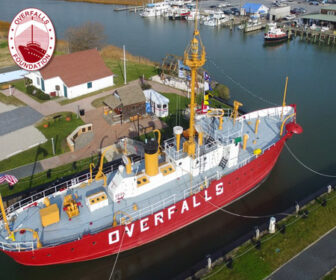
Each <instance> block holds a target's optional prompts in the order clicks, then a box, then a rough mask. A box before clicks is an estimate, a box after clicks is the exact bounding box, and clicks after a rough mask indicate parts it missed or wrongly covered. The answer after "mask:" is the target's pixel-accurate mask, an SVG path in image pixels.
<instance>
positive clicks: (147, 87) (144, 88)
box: [141, 83, 152, 90]
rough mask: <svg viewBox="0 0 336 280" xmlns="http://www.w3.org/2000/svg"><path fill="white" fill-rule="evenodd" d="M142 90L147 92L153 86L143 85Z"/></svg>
mask: <svg viewBox="0 0 336 280" xmlns="http://www.w3.org/2000/svg"><path fill="white" fill-rule="evenodd" d="M141 88H142V90H146V89H151V88H152V86H151V85H150V84H147V83H142V84H141Z"/></svg>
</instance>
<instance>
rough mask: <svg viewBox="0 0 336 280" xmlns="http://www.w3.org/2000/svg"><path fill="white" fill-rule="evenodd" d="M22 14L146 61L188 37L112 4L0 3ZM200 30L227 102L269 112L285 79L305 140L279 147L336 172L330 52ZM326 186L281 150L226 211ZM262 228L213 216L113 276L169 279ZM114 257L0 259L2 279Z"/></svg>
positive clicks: (91, 269) (6, 11)
mask: <svg viewBox="0 0 336 280" xmlns="http://www.w3.org/2000/svg"><path fill="white" fill-rule="evenodd" d="M27 7H36V8H40V9H42V10H43V11H45V12H47V14H48V15H49V17H50V18H51V19H52V21H53V23H54V25H55V28H56V32H57V35H58V38H62V37H64V34H65V31H66V30H67V28H69V27H72V26H78V25H80V24H81V23H83V22H86V21H94V22H100V23H101V24H103V25H104V27H105V33H106V34H107V36H108V43H111V44H115V45H118V46H122V45H123V44H125V45H126V48H127V50H128V51H130V52H131V53H133V54H135V55H140V56H145V57H148V58H150V59H152V60H155V61H161V59H162V58H163V57H164V56H165V55H166V54H168V53H169V54H177V55H182V54H183V50H184V48H185V47H186V45H187V42H188V41H189V40H190V38H191V35H192V24H190V23H188V22H169V21H165V20H163V19H149V20H148V19H142V18H140V16H139V15H138V14H134V13H127V12H119V13H115V12H114V11H113V6H108V5H96V4H87V3H71V2H63V1H55V0H43V1H42V0H26V1H25V0H1V4H0V10H1V13H0V19H1V20H7V21H11V20H12V18H13V17H14V16H15V15H16V14H17V12H18V11H19V10H21V9H23V8H27ZM200 30H201V35H202V40H203V43H204V45H205V47H206V51H207V59H208V62H207V64H206V66H205V67H206V69H208V71H209V73H210V74H211V76H212V77H213V78H214V79H216V80H218V81H219V82H221V83H224V84H227V85H228V86H229V87H230V89H231V96H232V97H233V98H234V99H237V100H239V101H241V102H242V103H243V104H244V108H245V109H246V110H248V111H251V110H255V109H260V108H263V107H267V106H270V104H269V102H271V103H277V104H281V100H282V94H283V89H284V82H285V77H286V75H288V76H289V84H288V94H287V96H288V98H287V103H289V104H290V103H296V104H297V106H298V110H297V111H298V114H297V119H298V122H299V123H300V124H301V125H302V126H303V129H304V133H303V134H302V135H300V136H296V137H294V138H293V139H291V140H290V141H289V142H288V145H289V146H290V147H291V149H292V150H293V151H294V152H295V154H296V155H297V156H298V157H299V158H300V159H301V160H302V161H304V162H305V163H306V164H307V165H309V166H310V167H312V168H313V169H315V170H318V171H321V172H324V173H329V174H335V175H336V157H335V155H336V148H335V139H336V130H335V122H336V111H335V109H334V108H335V105H336V94H335V93H336V90H335V89H336V79H335V74H336V71H335V65H336V52H335V48H332V47H327V46H318V45H312V44H307V43H304V42H300V41H299V40H294V41H292V42H290V43H288V44H283V45H280V46H276V47H267V48H266V47H263V34H262V33H254V34H248V35H243V34H241V32H238V30H237V31H234V32H230V31H229V30H228V29H216V28H210V27H204V26H201V27H200ZM232 79H233V80H234V81H235V82H232ZM238 83H239V84H240V85H238ZM243 87H245V88H248V90H249V91H250V92H248V91H246V90H244V88H243ZM253 94H255V95H257V96H259V97H260V98H262V100H260V99H258V98H255V97H254V96H253ZM264 100H266V101H264ZM328 181H329V179H328V178H324V177H321V176H318V175H315V174H313V173H312V172H310V171H308V170H306V169H304V168H303V167H302V166H301V165H299V164H298V163H297V162H296V161H295V160H294V159H293V158H292V157H291V155H290V154H289V153H288V151H287V150H286V149H284V151H283V153H282V154H281V156H280V158H279V161H278V163H277V165H276V166H275V168H274V170H273V172H272V174H271V176H270V177H269V179H268V180H267V181H266V183H264V184H263V185H262V186H261V187H260V188H259V189H257V190H256V191H255V192H253V193H252V194H250V195H248V196H247V197H245V198H243V199H241V200H240V201H238V202H236V203H235V204H233V205H231V206H230V207H229V208H228V209H230V210H231V211H233V212H237V213H243V214H254V215H258V214H260V215H262V214H264V215H265V214H270V213H277V212H281V211H282V210H283V209H285V208H286V207H288V206H291V205H293V204H294V202H295V201H296V200H300V199H301V198H303V197H305V196H307V195H308V194H309V193H311V192H313V191H314V190H316V189H318V188H319V187H321V186H323V185H326V184H327V183H328ZM262 222H263V221H260V220H257V221H256V220H248V219H243V218H235V217H232V216H229V215H226V214H223V213H222V212H218V213H216V214H213V215H211V216H210V217H207V218H205V219H203V220H201V221H199V222H197V223H196V224H194V225H191V226H189V227H187V228H186V229H183V230H180V231H178V232H176V233H174V234H171V235H170V236H168V237H165V238H163V239H160V240H159V241H157V242H154V243H152V244H149V245H145V246H142V247H141V248H138V249H135V250H132V251H130V252H125V253H122V254H120V257H119V261H118V264H117V276H118V277H121V278H123V279H125V278H129V279H169V278H171V277H173V276H175V275H176V274H178V273H180V272H182V271H183V270H184V269H186V268H187V267H189V266H191V265H192V264H194V263H195V262H197V261H199V260H202V259H204V257H205V255H206V254H208V253H211V252H212V251H214V250H216V249H218V248H220V247H222V246H224V245H226V244H228V243H230V242H232V240H234V239H236V238H237V237H238V236H240V235H241V234H243V233H245V232H247V231H248V230H251V229H252V228H253V227H254V226H255V225H257V224H258V223H262ZM114 259H115V258H114V257H107V258H104V259H101V260H95V261H91V262H87V263H79V264H70V265H60V266H52V267H42V268H34V267H24V266H21V265H18V264H16V263H14V262H13V261H12V260H11V259H9V258H8V257H7V256H5V255H4V254H1V255H0V271H1V272H2V276H1V279H45V278H46V277H47V278H48V279H60V278H61V277H62V279H108V277H109V274H110V271H111V268H112V266H113V263H114ZM3 277H4V278H3Z"/></svg>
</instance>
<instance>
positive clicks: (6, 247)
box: [0, 242, 34, 252]
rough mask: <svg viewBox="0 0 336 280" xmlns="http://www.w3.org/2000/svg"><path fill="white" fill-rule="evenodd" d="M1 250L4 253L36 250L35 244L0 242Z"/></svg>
mask: <svg viewBox="0 0 336 280" xmlns="http://www.w3.org/2000/svg"><path fill="white" fill-rule="evenodd" d="M0 248H1V249H2V250H3V251H19V252H21V251H28V250H29V251H32V250H34V242H12V243H6V242H0Z"/></svg>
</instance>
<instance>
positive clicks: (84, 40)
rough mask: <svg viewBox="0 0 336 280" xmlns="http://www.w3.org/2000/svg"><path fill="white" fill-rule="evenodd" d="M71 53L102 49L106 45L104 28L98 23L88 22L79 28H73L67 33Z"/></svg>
mask: <svg viewBox="0 0 336 280" xmlns="http://www.w3.org/2000/svg"><path fill="white" fill-rule="evenodd" d="M66 38H67V40H68V42H69V49H70V52H76V51H82V50H88V49H93V48H97V49H101V48H102V47H103V45H104V43H105V40H106V35H105V33H104V27H103V26H102V25H101V24H100V23H98V22H86V23H84V24H83V25H81V26H79V27H71V28H69V29H68V30H67V31H66Z"/></svg>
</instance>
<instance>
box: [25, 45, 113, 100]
mask: <svg viewBox="0 0 336 280" xmlns="http://www.w3.org/2000/svg"><path fill="white" fill-rule="evenodd" d="M25 78H28V79H30V80H31V81H32V85H33V86H35V87H37V88H39V89H41V90H42V91H43V92H44V93H46V94H50V95H52V96H64V97H66V98H75V97H78V96H81V95H84V94H87V93H90V92H93V91H97V90H100V89H103V88H106V87H110V86H113V85H114V82H113V73H112V72H111V70H110V69H109V68H107V66H106V65H105V63H104V61H103V59H102V58H101V56H100V55H99V52H98V51H97V50H96V49H91V50H85V51H79V52H75V53H71V54H66V55H60V56H55V57H53V59H52V60H51V61H50V63H49V64H48V65H47V66H46V67H44V68H42V69H41V70H39V71H33V72H30V73H29V74H27V75H25Z"/></svg>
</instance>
